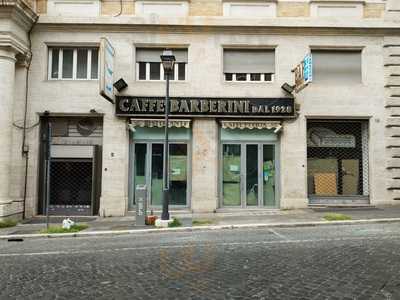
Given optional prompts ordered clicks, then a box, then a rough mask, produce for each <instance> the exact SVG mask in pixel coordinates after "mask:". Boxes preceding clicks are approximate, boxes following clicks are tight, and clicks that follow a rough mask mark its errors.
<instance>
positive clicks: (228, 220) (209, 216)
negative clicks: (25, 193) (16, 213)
mask: <svg viewBox="0 0 400 300" xmlns="http://www.w3.org/2000/svg"><path fill="white" fill-rule="evenodd" d="M331 212H333V213H341V214H345V215H348V216H350V217H351V218H352V220H354V221H350V222H347V223H352V222H357V221H363V220H364V221H365V222H368V220H370V221H371V222H382V221H399V222H400V205H399V206H385V207H376V208H371V207H369V208H357V209H355V208H351V209H350V208H341V209H339V208H330V209H323V210H322V211H321V210H320V209H311V208H309V209H295V210H253V211H243V210H242V211H229V210H226V211H220V212H217V213H204V214H202V213H195V214H192V213H189V212H185V211H180V212H179V211H177V212H172V213H171V216H173V217H177V218H178V219H179V220H180V221H181V222H182V227H185V228H188V227H196V228H204V229H205V228H211V229H212V228H214V229H215V228H229V226H231V227H232V228H233V227H242V226H246V227H247V226H249V227H251V226H263V225H265V226H267V225H270V226H307V225H310V226H312V225H314V226H315V225H324V224H330V223H331V222H329V221H325V219H324V218H323V217H324V216H325V215H326V214H327V213H331ZM157 215H159V213H158V214H157ZM71 219H72V220H74V221H76V222H78V223H86V224H88V225H89V228H88V229H86V230H84V231H82V233H88V234H89V233H91V232H92V233H96V232H97V233H101V232H102V233H104V232H108V233H110V232H119V233H123V232H124V231H132V230H138V231H144V230H151V229H153V230H154V229H155V228H154V226H135V217H134V216H126V217H109V218H103V217H76V218H71ZM62 220H63V218H62V217H51V223H52V225H53V224H54V225H55V224H58V225H60V224H61V222H62ZM364 221H363V222H364ZM45 222H46V219H45V218H44V217H35V218H33V219H30V220H25V221H24V222H23V223H20V224H18V225H17V226H15V227H12V228H5V229H0V237H1V236H7V235H24V236H26V235H29V234H38V233H39V232H40V230H41V229H43V228H45V226H46V224H45ZM156 230H159V229H156Z"/></svg>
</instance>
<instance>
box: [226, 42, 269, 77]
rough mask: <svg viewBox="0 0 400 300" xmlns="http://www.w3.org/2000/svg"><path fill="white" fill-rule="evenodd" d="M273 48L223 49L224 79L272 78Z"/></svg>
mask: <svg viewBox="0 0 400 300" xmlns="http://www.w3.org/2000/svg"><path fill="white" fill-rule="evenodd" d="M274 73H275V50H271V49H224V76H225V80H226V81H253V82H261V81H269V82H272V81H273V80H274Z"/></svg>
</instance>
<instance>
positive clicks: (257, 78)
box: [250, 74, 261, 81]
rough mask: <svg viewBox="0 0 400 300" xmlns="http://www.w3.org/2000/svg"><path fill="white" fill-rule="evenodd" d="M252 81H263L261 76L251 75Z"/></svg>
mask: <svg viewBox="0 0 400 300" xmlns="http://www.w3.org/2000/svg"><path fill="white" fill-rule="evenodd" d="M250 80H251V81H260V80H261V74H250Z"/></svg>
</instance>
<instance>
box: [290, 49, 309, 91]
mask: <svg viewBox="0 0 400 300" xmlns="http://www.w3.org/2000/svg"><path fill="white" fill-rule="evenodd" d="M293 72H294V75H295V90H296V92H297V93H298V92H300V91H301V90H302V89H304V88H305V87H306V86H307V85H308V84H309V83H311V82H312V80H313V59H312V55H311V53H310V54H307V55H306V57H305V58H304V59H303V60H302V61H301V63H299V64H298V65H297V66H296V68H294V70H293Z"/></svg>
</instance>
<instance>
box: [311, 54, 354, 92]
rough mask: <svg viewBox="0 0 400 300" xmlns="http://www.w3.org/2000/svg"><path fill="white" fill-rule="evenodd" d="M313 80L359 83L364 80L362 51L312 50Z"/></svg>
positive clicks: (317, 81) (318, 81) (333, 82)
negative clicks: (362, 74)
mask: <svg viewBox="0 0 400 300" xmlns="http://www.w3.org/2000/svg"><path fill="white" fill-rule="evenodd" d="M311 53H312V56H313V82H314V83H327V84H344V85H349V84H358V83H361V82H362V76H361V51H360V50H356V51H354V50H353V51H348V50H312V52H311Z"/></svg>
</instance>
